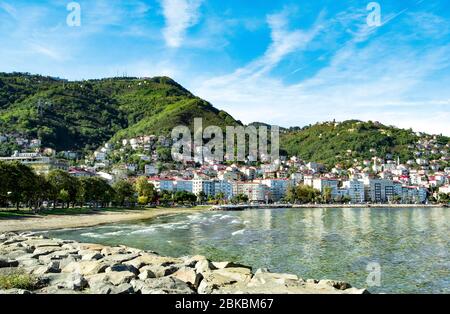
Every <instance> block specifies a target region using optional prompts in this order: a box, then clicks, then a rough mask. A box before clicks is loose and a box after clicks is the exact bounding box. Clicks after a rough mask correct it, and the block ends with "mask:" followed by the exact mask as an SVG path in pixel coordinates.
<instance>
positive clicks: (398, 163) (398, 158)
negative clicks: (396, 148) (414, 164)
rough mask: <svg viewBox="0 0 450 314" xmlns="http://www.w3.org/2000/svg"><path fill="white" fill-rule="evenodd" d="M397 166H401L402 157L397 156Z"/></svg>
mask: <svg viewBox="0 0 450 314" xmlns="http://www.w3.org/2000/svg"><path fill="white" fill-rule="evenodd" d="M397 166H400V156H397Z"/></svg>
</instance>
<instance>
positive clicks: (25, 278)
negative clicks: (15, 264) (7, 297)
mask: <svg viewBox="0 0 450 314" xmlns="http://www.w3.org/2000/svg"><path fill="white" fill-rule="evenodd" d="M37 286H38V280H37V278H36V277H34V276H32V275H29V274H26V273H25V272H23V271H21V270H12V271H11V272H8V273H6V274H0V289H4V290H8V289H23V290H34V289H36V288H37Z"/></svg>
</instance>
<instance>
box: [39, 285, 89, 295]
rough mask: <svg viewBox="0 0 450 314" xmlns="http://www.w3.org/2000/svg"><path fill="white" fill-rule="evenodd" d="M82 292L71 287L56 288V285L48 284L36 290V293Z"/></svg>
mask: <svg viewBox="0 0 450 314" xmlns="http://www.w3.org/2000/svg"><path fill="white" fill-rule="evenodd" d="M81 293H82V292H80V291H75V290H72V289H65V288H58V287H56V286H49V287H45V288H42V289H40V290H39V291H37V294H64V295H66V294H81Z"/></svg>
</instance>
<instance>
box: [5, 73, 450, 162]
mask: <svg viewBox="0 0 450 314" xmlns="http://www.w3.org/2000/svg"><path fill="white" fill-rule="evenodd" d="M195 117H202V118H203V126H204V127H206V126H208V125H218V126H226V125H237V124H241V123H240V122H239V121H236V120H235V119H234V118H233V117H231V116H230V115H229V114H227V113H226V112H224V111H221V110H218V109H216V108H215V107H213V106H212V105H211V104H210V103H208V102H206V101H204V100H202V99H200V98H198V97H196V96H194V95H193V94H192V93H190V92H189V91H188V90H186V89H185V88H184V87H182V86H181V85H179V84H178V83H176V82H175V81H173V80H172V79H170V78H168V77H155V78H145V79H143V78H109V79H101V80H88V81H78V82H74V81H67V80H62V79H58V78H51V77H43V76H39V75H30V74H22V73H11V74H6V73H0V135H1V134H5V133H6V134H19V135H24V136H25V137H28V138H39V139H41V140H42V144H43V146H45V147H52V148H55V149H56V150H58V151H60V150H84V151H92V150H94V149H97V148H98V146H100V145H101V144H103V143H104V142H107V141H110V140H111V139H112V140H120V139H122V138H130V137H135V136H138V135H152V134H154V135H169V133H170V131H171V130H172V129H173V128H174V127H175V126H177V125H189V126H191V127H192V124H193V121H194V118H195ZM253 125H255V126H259V125H266V124H264V123H263V122H255V123H253ZM280 134H281V148H282V151H284V152H285V154H287V155H297V156H299V157H301V158H302V159H304V160H306V161H317V162H322V163H325V164H326V165H327V166H329V167H331V166H334V165H335V164H336V163H341V164H343V166H350V165H351V164H352V163H353V161H354V160H355V159H357V160H362V159H369V158H370V157H373V156H378V157H385V156H386V155H387V154H391V155H392V157H393V158H394V159H395V158H397V157H400V159H401V160H402V161H403V162H404V161H405V160H408V159H413V158H414V157H417V155H415V154H416V153H417V151H418V150H421V151H422V153H423V154H424V156H425V157H426V158H428V159H430V160H432V159H440V158H441V157H442V156H443V155H445V154H442V153H441V151H442V149H444V150H445V151H447V152H448V147H445V145H447V144H449V143H450V139H449V138H448V137H443V136H439V137H437V139H435V140H434V144H432V146H433V147H434V149H433V147H431V148H429V149H428V148H426V149H424V148H420V149H419V148H418V147H417V142H418V141H419V140H425V141H427V140H428V139H430V138H432V137H431V136H429V135H426V134H420V135H417V134H415V133H414V132H413V131H412V130H404V129H399V128H395V127H391V126H385V125H382V124H380V123H376V122H370V121H369V122H361V121H356V120H349V121H345V122H342V123H334V122H326V123H317V124H315V125H310V126H307V127H303V128H300V127H294V128H290V129H285V128H281V129H280ZM436 143H437V144H436ZM440 146H442V149H441V148H439V147H440ZM436 147H437V148H436ZM14 149H17V146H15V144H14V143H0V154H2V155H6V154H9V153H11V151H12V150H14ZM434 150H437V151H438V153H433V151H434ZM422 153H420V154H422ZM419 156H422V155H419ZM422 157H423V156H422Z"/></svg>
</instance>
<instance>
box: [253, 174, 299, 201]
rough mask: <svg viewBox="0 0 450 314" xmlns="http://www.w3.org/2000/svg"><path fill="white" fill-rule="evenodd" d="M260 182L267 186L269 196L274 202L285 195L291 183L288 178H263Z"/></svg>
mask: <svg viewBox="0 0 450 314" xmlns="http://www.w3.org/2000/svg"><path fill="white" fill-rule="evenodd" d="M260 182H261V183H262V184H264V185H265V186H267V187H268V189H269V192H270V193H269V198H270V199H271V200H272V201H274V202H278V201H279V200H280V199H282V198H283V197H284V196H285V195H286V192H287V189H288V187H289V186H291V185H292V182H291V181H290V180H288V179H265V180H261V181H260Z"/></svg>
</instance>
